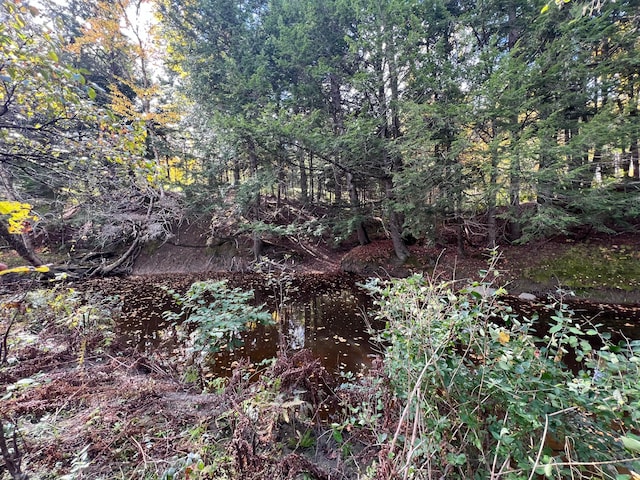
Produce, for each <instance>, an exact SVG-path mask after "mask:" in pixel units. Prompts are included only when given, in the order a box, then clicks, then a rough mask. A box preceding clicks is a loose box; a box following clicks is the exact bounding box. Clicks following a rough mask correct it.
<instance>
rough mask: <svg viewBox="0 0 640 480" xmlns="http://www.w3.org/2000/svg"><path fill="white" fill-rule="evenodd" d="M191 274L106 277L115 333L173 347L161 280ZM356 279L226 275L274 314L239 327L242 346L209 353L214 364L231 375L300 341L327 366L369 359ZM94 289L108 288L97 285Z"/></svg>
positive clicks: (176, 284)
mask: <svg viewBox="0 0 640 480" xmlns="http://www.w3.org/2000/svg"><path fill="white" fill-rule="evenodd" d="M196 280H200V279H194V278H188V279H187V278H182V277H180V278H175V277H174V278H172V279H167V278H160V277H158V278H151V277H147V278H145V279H144V281H138V280H137V279H122V280H120V281H119V282H117V281H114V282H112V290H113V293H114V294H118V295H120V296H121V298H122V300H123V306H122V309H123V315H122V319H121V320H120V321H119V322H118V325H117V330H118V335H119V338H120V339H121V341H125V342H126V343H128V344H130V345H133V346H136V347H137V348H138V349H139V350H148V349H155V348H161V349H162V348H169V349H172V348H175V336H174V332H173V329H172V328H171V326H170V325H169V324H167V322H165V321H164V319H163V318H162V313H163V312H164V311H166V310H171V309H174V308H175V304H174V303H173V301H172V299H171V298H170V296H169V295H168V294H166V292H165V291H164V290H163V287H168V288H174V289H175V290H176V291H184V290H186V288H188V286H189V285H190V283H192V282H193V281H196ZM359 280H362V279H359V278H355V277H352V276H347V275H326V276H324V275H315V276H313V277H301V278H299V279H293V280H287V285H286V286H285V285H281V284H273V282H272V281H269V279H267V278H264V277H260V276H245V277H244V278H237V277H236V278H230V279H229V286H230V287H240V288H242V289H244V290H248V289H251V290H253V291H254V293H255V304H257V305H264V306H265V307H264V309H265V310H266V311H268V312H269V313H270V314H271V316H272V318H273V320H274V322H273V324H272V325H268V326H263V325H259V326H257V327H256V328H254V329H252V330H250V331H246V332H243V333H241V334H240V335H239V336H240V338H241V340H242V345H241V346H240V347H237V348H236V349H234V350H233V351H228V350H223V351H221V352H219V353H218V354H216V355H215V356H214V361H215V363H214V365H213V371H214V372H215V373H218V374H221V375H230V374H231V371H232V369H233V365H234V364H235V362H237V361H239V360H241V359H248V360H249V361H250V362H251V363H254V364H256V363H259V362H261V361H262V360H265V359H270V358H274V357H275V356H276V355H277V353H278V351H279V350H280V349H285V350H288V351H297V350H300V349H303V348H306V349H309V350H311V352H313V354H314V356H315V357H317V358H319V359H320V360H321V362H322V364H323V365H324V366H325V368H326V369H327V370H328V371H329V372H331V373H337V372H341V371H349V372H354V373H355V372H358V371H359V370H361V369H362V368H363V367H365V368H366V367H367V366H369V365H371V361H372V359H373V357H375V355H376V354H377V353H379V350H380V349H379V347H376V346H374V345H373V344H372V342H370V335H369V333H368V331H369V323H368V322H369V321H373V319H372V318H370V317H367V315H366V312H367V311H369V312H370V311H371V307H372V305H373V302H372V300H371V298H370V297H369V296H368V295H367V294H366V292H365V291H364V290H362V289H361V288H359V287H357V285H356V284H357V281H359ZM283 287H286V288H283ZM100 290H102V291H105V290H109V289H105V287H104V286H101V288H100ZM118 290H121V292H120V293H118ZM283 300H284V301H283ZM374 326H375V325H374Z"/></svg>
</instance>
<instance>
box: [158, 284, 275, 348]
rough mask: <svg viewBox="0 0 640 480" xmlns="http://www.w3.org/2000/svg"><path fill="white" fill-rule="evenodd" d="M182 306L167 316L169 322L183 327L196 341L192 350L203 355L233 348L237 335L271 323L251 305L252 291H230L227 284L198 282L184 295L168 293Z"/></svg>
mask: <svg viewBox="0 0 640 480" xmlns="http://www.w3.org/2000/svg"><path fill="white" fill-rule="evenodd" d="M167 291H168V292H169V293H170V294H171V295H172V296H173V298H174V300H175V301H176V303H177V304H178V306H179V311H178V312H164V314H163V316H164V317H165V319H167V320H168V321H170V322H173V323H176V324H177V323H181V324H183V325H184V326H185V327H186V328H187V329H188V330H189V333H190V336H191V338H192V340H193V349H194V350H195V351H196V352H202V353H204V354H208V353H216V352H218V351H219V350H220V349H221V348H230V349H232V348H234V347H235V346H238V345H239V343H240V339H239V336H238V334H239V333H240V332H242V331H244V330H246V329H247V328H248V327H249V326H250V325H251V324H256V323H263V324H264V323H268V322H270V321H271V315H269V313H267V312H265V311H263V310H262V309H261V308H260V307H256V306H253V305H251V304H250V302H251V300H252V299H253V292H252V291H242V290H240V289H239V288H229V287H228V286H227V281H226V280H216V281H213V280H207V281H202V282H195V283H193V284H192V285H191V287H189V290H187V292H186V293H185V294H184V295H180V294H179V293H177V292H175V291H174V290H167Z"/></svg>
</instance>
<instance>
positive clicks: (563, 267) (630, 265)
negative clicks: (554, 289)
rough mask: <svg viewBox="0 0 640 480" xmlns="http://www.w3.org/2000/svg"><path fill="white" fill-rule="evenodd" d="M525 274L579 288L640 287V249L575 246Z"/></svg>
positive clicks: (537, 280) (540, 279)
mask: <svg viewBox="0 0 640 480" xmlns="http://www.w3.org/2000/svg"><path fill="white" fill-rule="evenodd" d="M525 276H526V277H527V278H529V279H531V280H534V281H536V282H541V283H549V282H552V283H560V284H561V285H563V286H566V287H569V288H571V289H575V290H583V289H592V288H615V289H619V290H624V291H631V290H638V289H640V252H638V251H635V250H634V249H633V248H632V247H630V246H626V245H610V246H597V245H590V244H584V245H575V246H573V247H571V248H569V249H568V250H567V251H566V252H565V253H563V254H561V255H559V256H557V257H553V258H549V259H546V260H544V261H543V262H542V263H541V264H540V265H538V266H537V267H536V268H535V269H533V268H532V269H528V270H527V271H526V272H525Z"/></svg>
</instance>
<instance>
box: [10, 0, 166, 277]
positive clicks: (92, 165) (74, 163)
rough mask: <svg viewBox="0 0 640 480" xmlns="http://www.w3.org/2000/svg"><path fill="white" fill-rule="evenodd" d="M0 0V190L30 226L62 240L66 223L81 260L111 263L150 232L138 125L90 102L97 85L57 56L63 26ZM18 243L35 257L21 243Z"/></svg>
mask: <svg viewBox="0 0 640 480" xmlns="http://www.w3.org/2000/svg"><path fill="white" fill-rule="evenodd" d="M2 8H3V10H2V17H3V20H5V21H4V22H3V25H2V29H3V32H2V33H3V35H2V36H1V37H0V74H1V77H0V81H1V82H2V94H3V98H2V105H3V107H1V108H0V113H1V115H0V142H1V143H2V149H1V152H0V168H1V173H2V179H3V184H2V188H3V194H2V195H3V196H4V197H5V198H10V199H12V200H17V201H21V202H25V201H29V203H32V204H33V206H34V211H35V212H37V216H38V222H36V223H35V224H34V230H36V233H37V232H38V231H43V230H44V229H52V228H53V229H58V230H59V232H60V235H61V236H62V237H63V239H64V241H65V242H66V241H68V240H69V239H68V238H67V236H68V235H69V233H67V232H68V230H67V231H65V230H66V229H67V226H66V224H68V223H71V224H72V225H71V226H72V230H71V232H72V233H71V234H72V235H74V236H75V238H73V239H72V242H71V245H70V246H73V248H74V249H76V250H82V249H83V248H87V249H91V250H93V251H92V253H91V258H97V259H98V265H97V266H96V265H95V264H92V263H89V264H87V265H85V266H84V267H85V269H86V268H89V270H88V271H89V272H93V273H108V272H111V271H114V270H116V269H118V268H120V267H122V266H123V265H126V264H127V262H130V260H131V255H132V254H133V253H135V252H136V251H137V249H139V247H140V244H141V242H143V241H144V240H145V239H149V238H151V237H153V236H154V235H157V234H158V231H157V229H154V228H153V223H154V222H153V221H152V219H151V217H153V214H154V213H155V212H156V210H157V208H156V205H157V203H158V202H157V201H156V200H157V194H156V193H155V192H154V189H153V188H152V186H151V185H150V184H149V181H148V179H147V175H148V172H149V171H150V168H154V166H153V165H152V166H151V167H147V166H146V165H145V164H144V163H143V161H142V154H144V152H145V136H144V131H142V135H141V133H140V132H141V130H140V129H139V128H136V125H132V124H131V123H130V119H129V118H123V117H122V116H120V117H119V116H118V115H117V114H115V113H114V112H113V111H112V110H111V109H109V108H107V107H108V106H105V105H100V104H99V103H97V100H99V98H98V94H97V92H98V91H99V90H100V87H99V86H98V85H93V84H91V83H90V82H89V81H87V77H86V76H85V75H86V71H83V70H82V69H78V68H76V67H73V66H71V65H70V64H69V63H65V60H66V59H68V55H67V54H66V53H65V52H66V51H65V40H64V38H63V36H62V35H58V34H54V33H53V32H52V31H50V30H49V28H50V27H48V26H47V25H48V24H47V23H46V22H43V21H40V20H39V19H38V16H39V12H38V11H37V10H36V9H34V8H32V7H29V6H28V5H27V4H26V3H24V2H13V3H10V2H5V3H4V4H3V6H2ZM112 103H113V102H112ZM154 232H155V233H154ZM23 239H24V240H26V237H24V236H23ZM7 241H8V240H7ZM67 248H68V247H67ZM118 249H123V250H124V254H122V255H121V256H117V258H116V259H115V260H113V261H109V262H107V261H106V259H105V255H111V256H113V255H117V251H118ZM19 252H20V253H21V254H22V255H23V256H24V257H25V259H26V260H27V261H30V262H31V263H34V264H37V263H38V262H39V260H38V259H37V257H35V256H34V254H33V248H32V247H31V246H30V245H28V243H25V249H20V250H19ZM26 252H30V253H29V254H28V255H27V253H26ZM87 259H88V257H87V258H85V259H84V260H80V261H81V262H85V261H86V260H87Z"/></svg>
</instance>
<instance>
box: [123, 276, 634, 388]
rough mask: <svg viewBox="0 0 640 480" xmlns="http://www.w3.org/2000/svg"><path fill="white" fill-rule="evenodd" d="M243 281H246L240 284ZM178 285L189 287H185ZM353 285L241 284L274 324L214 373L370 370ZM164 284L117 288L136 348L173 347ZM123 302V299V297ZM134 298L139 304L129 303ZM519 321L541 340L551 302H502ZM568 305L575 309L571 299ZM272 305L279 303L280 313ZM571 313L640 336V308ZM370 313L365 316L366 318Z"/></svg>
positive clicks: (360, 303) (358, 294)
mask: <svg viewBox="0 0 640 480" xmlns="http://www.w3.org/2000/svg"><path fill="white" fill-rule="evenodd" d="M243 282H245V280H244V279H243ZM182 283H183V287H184V286H185V285H186V286H188V285H189V284H190V283H189V282H187V281H186V280H183V281H182ZM356 283H357V279H353V278H345V277H338V278H335V277H329V278H318V277H316V278H314V280H313V282H309V281H307V280H306V279H297V281H296V282H295V283H294V284H293V285H296V286H295V287H294V288H293V289H292V291H293V292H294V293H290V294H287V299H286V301H285V302H282V301H281V300H282V296H280V300H279V301H278V300H277V298H278V297H279V295H278V294H277V292H274V291H273V290H270V288H269V287H267V286H265V282H264V281H263V279H260V278H257V279H256V278H254V279H253V280H252V281H251V283H250V284H247V283H246V282H245V283H244V284H243V285H238V283H237V282H230V286H241V288H243V289H245V290H246V289H253V290H255V294H256V304H258V305H262V304H264V305H265V309H266V310H268V311H269V312H270V313H271V315H272V318H273V320H274V322H273V324H272V325H269V326H258V327H257V328H255V329H253V330H250V331H247V332H244V333H242V334H241V335H240V337H241V340H242V346H240V347H238V348H237V349H235V350H234V351H227V350H223V351H221V352H219V353H218V354H216V355H215V357H214V365H213V370H214V372H215V373H217V374H219V375H230V374H231V371H232V369H233V365H234V363H235V362H237V361H239V360H241V359H248V360H249V361H250V362H251V363H253V364H257V363H259V362H261V361H262V360H265V359H269V358H273V357H275V356H276V355H277V353H278V351H280V350H288V351H297V350H300V349H302V348H306V349H309V350H311V351H312V352H313V354H314V356H315V357H316V358H319V359H320V360H321V362H322V363H323V365H324V366H325V368H326V369H327V370H328V371H329V372H330V373H334V374H335V373H339V372H342V371H349V372H354V373H356V372H358V371H359V370H360V369H362V368H363V367H365V368H366V367H367V366H369V365H371V362H372V359H373V358H374V357H375V356H376V355H377V354H379V353H380V348H381V347H380V346H379V345H375V344H374V343H373V342H372V341H371V338H370V334H369V331H370V328H369V327H373V329H374V330H375V329H377V328H380V325H376V324H375V323H374V324H373V325H370V324H369V322H370V321H373V320H372V318H373V315H372V313H371V312H372V311H373V302H372V300H371V298H370V297H369V296H368V295H367V293H366V292H365V291H364V290H363V289H361V288H359V287H357V284H356ZM167 285H168V284H167V282H157V281H156V282H154V281H148V280H146V281H145V282H143V283H135V282H134V283H133V284H132V285H129V284H126V283H125V284H122V283H119V284H118V285H117V290H119V291H120V292H122V291H123V289H124V290H128V291H129V292H130V293H131V294H132V295H133V296H132V297H130V298H129V300H127V299H126V298H125V299H124V301H123V309H124V310H125V312H124V313H125V315H123V320H122V321H121V322H120V323H119V335H120V338H121V340H123V341H126V342H127V343H129V344H130V345H132V346H136V347H137V348H138V349H140V350H147V349H153V348H169V349H171V348H173V347H175V335H174V333H175V332H173V330H172V328H171V326H170V325H167V324H166V322H164V321H163V319H162V312H163V311H165V310H169V309H171V308H172V300H171V299H170V297H169V296H168V295H166V294H164V293H163V292H164V290H163V287H166V286H167ZM124 296H125V297H127V295H126V294H125V295H124ZM133 299H135V300H136V301H135V302H134V301H133ZM503 301H504V302H505V303H507V304H509V305H510V306H511V307H512V308H513V311H514V312H516V313H517V314H519V315H524V316H527V317H529V318H531V317H532V316H533V315H536V316H538V317H539V318H540V320H539V328H536V330H537V331H538V334H542V333H543V332H544V330H545V329H546V328H545V323H546V321H548V319H549V317H550V316H551V315H553V314H554V308H548V307H545V304H547V305H548V304H549V303H550V301H541V302H540V303H537V304H536V303H531V302H523V301H520V300H518V299H517V298H515V297H505V298H504V299H503ZM568 303H570V304H571V303H572V302H571V301H568ZM276 305H281V306H280V307H279V308H277V307H276ZM571 308H572V310H573V311H574V318H575V319H576V320H577V322H578V323H582V324H585V325H593V324H601V325H602V329H603V330H608V331H611V332H612V333H614V338H616V340H624V339H639V338H640V307H638V306H630V305H627V306H624V305H611V304H594V303H588V302H577V301H576V302H573V304H571ZM367 313H368V314H367Z"/></svg>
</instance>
